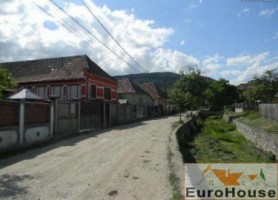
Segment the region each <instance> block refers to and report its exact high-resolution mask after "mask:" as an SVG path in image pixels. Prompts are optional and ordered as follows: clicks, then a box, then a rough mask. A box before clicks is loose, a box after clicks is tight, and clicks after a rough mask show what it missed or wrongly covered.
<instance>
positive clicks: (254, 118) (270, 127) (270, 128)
mask: <svg viewBox="0 0 278 200" xmlns="http://www.w3.org/2000/svg"><path fill="white" fill-rule="evenodd" d="M238 120H239V121H241V122H243V123H245V124H248V125H251V126H254V127H257V128H260V129H262V130H265V131H267V132H269V133H273V134H278V123H277V121H273V120H269V119H265V118H263V117H261V116H260V114H259V112H257V111H249V112H247V113H246V114H245V115H243V116H241V117H240V118H238Z"/></svg>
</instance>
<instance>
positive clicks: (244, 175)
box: [185, 163, 278, 199]
mask: <svg viewBox="0 0 278 200" xmlns="http://www.w3.org/2000/svg"><path fill="white" fill-rule="evenodd" d="M277 197H278V196H277V164H275V163H271V164H268V163H263V164H224V163H222V164H220V163H219V164H186V165H185V199H277Z"/></svg>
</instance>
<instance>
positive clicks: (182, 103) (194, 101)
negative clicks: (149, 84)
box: [170, 67, 209, 110]
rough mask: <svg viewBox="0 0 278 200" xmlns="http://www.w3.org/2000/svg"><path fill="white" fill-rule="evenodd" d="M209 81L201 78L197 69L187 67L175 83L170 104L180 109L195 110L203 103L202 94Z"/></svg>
mask: <svg viewBox="0 0 278 200" xmlns="http://www.w3.org/2000/svg"><path fill="white" fill-rule="evenodd" d="M208 83H209V79H208V78H206V77H203V76H201V70H200V69H199V68H198V67H187V69H186V71H185V72H183V73H182V74H181V77H180V79H179V80H178V81H177V82H176V83H175V85H174V88H173V89H172V92H171V95H170V97H171V101H172V103H174V104H176V105H178V106H179V108H180V109H182V110H183V109H185V108H187V109H196V108H198V107H199V106H201V105H203V104H204V103H205V101H204V92H205V90H206V89H207V86H208Z"/></svg>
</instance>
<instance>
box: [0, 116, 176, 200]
mask: <svg viewBox="0 0 278 200" xmlns="http://www.w3.org/2000/svg"><path fill="white" fill-rule="evenodd" d="M177 120H178V117H167V118H161V119H155V120H149V121H142V122H138V123H133V124H128V125H122V126H118V127H114V128H112V129H108V130H105V131H102V132H101V133H98V134H86V135H81V136H79V137H76V138H73V139H68V140H65V141H62V142H58V143H55V144H52V145H49V146H45V147H42V148H39V149H34V150H29V151H27V152H25V153H22V154H18V155H16V156H13V157H10V158H7V159H2V160H0V199H26V200H27V199H28V200H33V199H35V200H38V199H40V200H43V199H45V200H55V199H74V200H82V199H84V200H85V199H86V200H90V199H92V200H95V199H120V200H125V199H126V200H130V199H154V200H156V199H157V200H163V199H171V198H172V188H171V185H170V183H169V181H168V176H169V166H168V161H167V145H168V136H169V134H170V133H171V124H172V123H173V122H174V121H177Z"/></svg>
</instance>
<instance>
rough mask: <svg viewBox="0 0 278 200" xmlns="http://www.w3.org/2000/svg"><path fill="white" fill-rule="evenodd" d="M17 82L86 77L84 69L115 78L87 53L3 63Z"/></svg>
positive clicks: (108, 77)
mask: <svg viewBox="0 0 278 200" xmlns="http://www.w3.org/2000/svg"><path fill="white" fill-rule="evenodd" d="M1 66H2V67H4V68H6V69H7V70H9V72H10V73H11V74H12V77H13V78H14V79H15V81H16V82H17V83H24V82H42V81H55V80H73V79H84V75H83V69H84V68H88V69H89V71H90V72H91V73H93V74H95V75H98V76H102V77H105V78H107V79H110V80H115V79H114V78H112V77H111V76H110V75H109V74H107V73H106V72H105V71H104V70H103V69H101V68H100V67H99V66H98V65H97V64H96V63H94V62H93V61H92V60H91V59H90V58H89V57H88V56H86V55H78V56H69V57H58V58H46V59H39V60H26V61H17V62H7V63H1Z"/></svg>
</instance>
